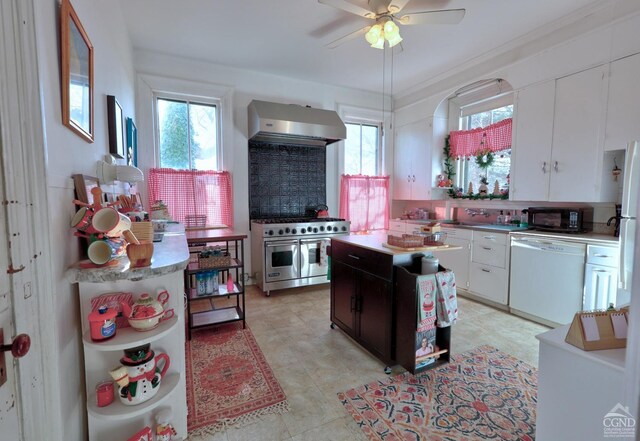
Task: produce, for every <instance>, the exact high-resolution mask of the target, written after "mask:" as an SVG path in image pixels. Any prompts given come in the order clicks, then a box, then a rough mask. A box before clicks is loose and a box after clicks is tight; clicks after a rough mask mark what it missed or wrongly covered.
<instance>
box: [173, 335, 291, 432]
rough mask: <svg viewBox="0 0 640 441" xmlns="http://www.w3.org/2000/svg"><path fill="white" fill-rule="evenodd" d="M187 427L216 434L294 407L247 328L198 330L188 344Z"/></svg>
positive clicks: (191, 429)
mask: <svg viewBox="0 0 640 441" xmlns="http://www.w3.org/2000/svg"><path fill="white" fill-rule="evenodd" d="M186 368H187V377H186V383H187V408H188V410H189V415H188V417H187V427H188V431H189V434H190V435H196V436H197V435H204V434H212V433H214V432H217V431H221V430H225V429H226V428H227V427H231V426H236V427H237V426H242V425H245V424H250V423H252V422H255V421H256V420H257V419H259V418H260V417H261V416H263V415H267V414H271V413H284V412H287V411H288V410H289V404H288V403H287V399H286V396H285V394H284V391H283V390H282V387H281V386H280V384H279V383H278V380H277V379H276V377H275V375H274V374H273V371H272V370H271V368H270V367H269V365H268V364H267V361H266V359H265V358H264V355H263V354H262V351H261V350H260V347H258V343H257V342H256V340H255V338H254V337H253V334H252V333H251V331H250V330H249V328H248V327H247V328H246V329H242V324H241V323H231V324H228V325H223V326H220V327H217V328H208V329H206V330H198V331H195V330H194V331H193V336H192V339H191V341H187V343H186Z"/></svg>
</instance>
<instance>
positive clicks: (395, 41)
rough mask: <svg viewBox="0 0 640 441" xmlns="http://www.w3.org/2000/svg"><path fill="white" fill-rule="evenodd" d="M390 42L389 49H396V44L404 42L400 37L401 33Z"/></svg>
mask: <svg viewBox="0 0 640 441" xmlns="http://www.w3.org/2000/svg"><path fill="white" fill-rule="evenodd" d="M387 41H388V42H389V47H394V46H395V45H396V44H398V43H400V42H401V41H402V37H401V36H400V32H398V34H397V35H394V36H393V38H389V39H388V40H387Z"/></svg>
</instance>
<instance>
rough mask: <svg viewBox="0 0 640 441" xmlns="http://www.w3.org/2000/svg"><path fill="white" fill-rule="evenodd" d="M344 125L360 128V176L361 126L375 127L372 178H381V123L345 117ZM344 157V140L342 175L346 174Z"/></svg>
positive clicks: (367, 119)
mask: <svg viewBox="0 0 640 441" xmlns="http://www.w3.org/2000/svg"><path fill="white" fill-rule="evenodd" d="M344 124H345V126H346V125H347V124H351V125H359V126H360V173H359V174H362V126H369V127H376V128H377V129H378V136H377V143H376V144H377V145H376V160H375V163H376V174H375V175H373V176H382V175H383V173H382V157H383V154H384V152H383V145H384V138H383V136H384V133H383V130H384V126H383V123H382V121H377V120H373V119H369V118H358V117H353V116H350V117H345V118H344ZM346 155H347V148H346V139H345V148H344V152H343V155H342V173H343V174H346V170H345V166H346V162H347V161H346Z"/></svg>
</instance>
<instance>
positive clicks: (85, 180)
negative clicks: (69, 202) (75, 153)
mask: <svg viewBox="0 0 640 441" xmlns="http://www.w3.org/2000/svg"><path fill="white" fill-rule="evenodd" d="M73 185H74V187H75V190H76V199H78V200H79V201H80V202H84V203H85V204H92V203H93V197H92V195H91V190H92V189H94V188H96V187H100V182H99V181H98V178H94V177H93V176H87V175H80V174H77V175H73Z"/></svg>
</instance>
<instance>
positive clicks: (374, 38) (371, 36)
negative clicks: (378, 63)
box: [364, 29, 380, 44]
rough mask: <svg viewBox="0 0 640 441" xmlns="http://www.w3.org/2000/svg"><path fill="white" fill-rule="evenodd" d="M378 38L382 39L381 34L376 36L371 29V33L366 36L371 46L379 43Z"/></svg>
mask: <svg viewBox="0 0 640 441" xmlns="http://www.w3.org/2000/svg"><path fill="white" fill-rule="evenodd" d="M378 37H380V34H377V35H376V33H375V32H372V30H371V29H369V31H368V32H367V33H366V34H365V36H364V38H365V39H366V40H367V42H368V43H369V44H375V43H376V42H377V41H378Z"/></svg>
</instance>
